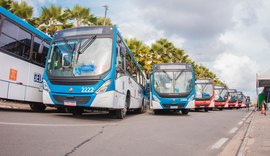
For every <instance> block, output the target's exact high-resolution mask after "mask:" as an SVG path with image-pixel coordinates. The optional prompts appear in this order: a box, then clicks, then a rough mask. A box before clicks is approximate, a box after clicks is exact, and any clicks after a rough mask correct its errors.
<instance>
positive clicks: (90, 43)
mask: <svg viewBox="0 0 270 156" xmlns="http://www.w3.org/2000/svg"><path fill="white" fill-rule="evenodd" d="M96 38H97V35H94V36H93V37H91V38H89V39H88V40H87V41H86V42H84V44H83V45H80V47H79V50H78V53H79V54H82V53H84V52H85V50H86V49H87V48H88V47H90V46H91V45H92V44H93V43H94V41H95V40H96Z"/></svg>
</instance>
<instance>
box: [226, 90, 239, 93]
mask: <svg viewBox="0 0 270 156" xmlns="http://www.w3.org/2000/svg"><path fill="white" fill-rule="evenodd" d="M228 92H230V93H237V90H236V89H228Z"/></svg>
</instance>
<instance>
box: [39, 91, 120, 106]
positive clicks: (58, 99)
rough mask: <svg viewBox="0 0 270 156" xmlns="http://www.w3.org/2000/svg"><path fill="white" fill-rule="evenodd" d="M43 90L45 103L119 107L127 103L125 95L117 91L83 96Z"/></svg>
mask: <svg viewBox="0 0 270 156" xmlns="http://www.w3.org/2000/svg"><path fill="white" fill-rule="evenodd" d="M51 94H52V95H50V93H49V92H46V91H45V92H44V91H43V103H44V104H48V105H55V106H67V107H75V106H79V107H86V108H87V107H88V108H108V109H119V108H123V107H124V105H125V95H123V94H118V93H116V92H115V91H108V92H105V93H101V94H87V95H83V96H81V95H80V96H79V95H73V94H56V93H51ZM70 97H72V98H70Z"/></svg>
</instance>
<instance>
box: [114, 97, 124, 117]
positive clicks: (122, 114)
mask: <svg viewBox="0 0 270 156" xmlns="http://www.w3.org/2000/svg"><path fill="white" fill-rule="evenodd" d="M115 113H116V118H117V119H124V118H125V117H126V114H127V100H126V104H125V107H124V108H122V109H118V110H116V111H115Z"/></svg>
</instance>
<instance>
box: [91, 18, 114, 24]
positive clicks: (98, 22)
mask: <svg viewBox="0 0 270 156" xmlns="http://www.w3.org/2000/svg"><path fill="white" fill-rule="evenodd" d="M94 24H95V25H103V24H104V17H98V18H97V19H96V22H95V23H94ZM106 25H112V22H111V19H109V18H106Z"/></svg>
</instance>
